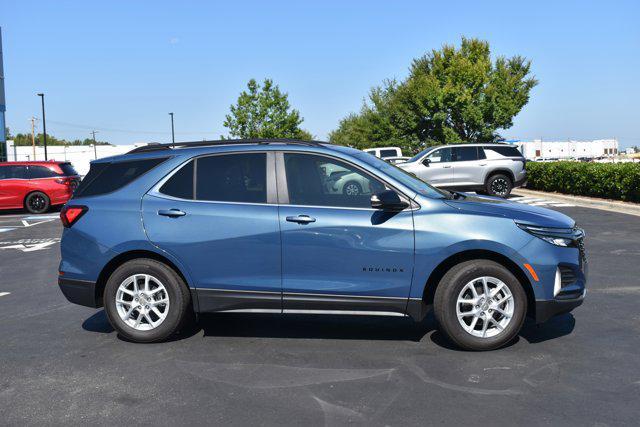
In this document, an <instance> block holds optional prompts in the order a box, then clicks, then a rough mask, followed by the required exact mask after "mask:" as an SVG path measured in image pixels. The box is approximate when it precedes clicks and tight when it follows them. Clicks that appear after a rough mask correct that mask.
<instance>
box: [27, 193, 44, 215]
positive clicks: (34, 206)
mask: <svg viewBox="0 0 640 427" xmlns="http://www.w3.org/2000/svg"><path fill="white" fill-rule="evenodd" d="M50 204H51V201H50V200H49V197H48V196H47V195H46V194H44V193H43V192H41V191H34V192H33V193H31V194H29V195H28V196H27V198H26V199H24V207H25V208H26V209H27V211H29V212H30V213H32V214H41V213H45V212H46V211H48V210H49V206H50Z"/></svg>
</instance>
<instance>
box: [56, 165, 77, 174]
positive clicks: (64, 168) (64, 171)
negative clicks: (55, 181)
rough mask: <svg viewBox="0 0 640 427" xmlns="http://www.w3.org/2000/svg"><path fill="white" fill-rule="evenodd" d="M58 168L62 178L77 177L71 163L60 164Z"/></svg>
mask: <svg viewBox="0 0 640 427" xmlns="http://www.w3.org/2000/svg"><path fill="white" fill-rule="evenodd" d="M58 166H59V167H60V169H62V174H63V175H64V176H72V175H78V172H76V170H75V169H74V167H73V165H72V164H71V163H60V164H59V165H58Z"/></svg>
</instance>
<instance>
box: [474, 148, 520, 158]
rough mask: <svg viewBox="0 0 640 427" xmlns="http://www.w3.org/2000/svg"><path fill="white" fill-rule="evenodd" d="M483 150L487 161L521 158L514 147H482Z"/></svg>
mask: <svg viewBox="0 0 640 427" xmlns="http://www.w3.org/2000/svg"><path fill="white" fill-rule="evenodd" d="M483 149H484V153H485V155H486V156H487V159H499V158H501V157H522V153H521V152H520V151H519V150H518V149H517V148H516V147H483Z"/></svg>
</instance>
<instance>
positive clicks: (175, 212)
mask: <svg viewBox="0 0 640 427" xmlns="http://www.w3.org/2000/svg"><path fill="white" fill-rule="evenodd" d="M186 214H187V213H186V212H184V211H181V210H180V209H160V210H159V211H158V215H162V216H168V217H171V218H177V217H179V216H185V215H186Z"/></svg>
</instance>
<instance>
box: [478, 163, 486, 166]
mask: <svg viewBox="0 0 640 427" xmlns="http://www.w3.org/2000/svg"><path fill="white" fill-rule="evenodd" d="M479 166H487V164H486V163H480V165H479Z"/></svg>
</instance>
